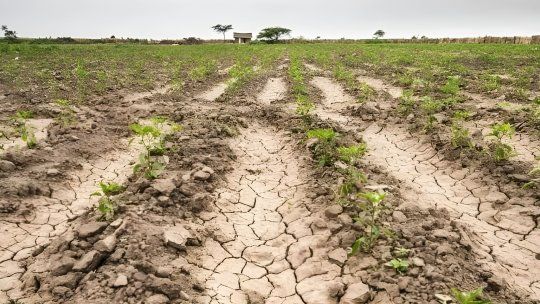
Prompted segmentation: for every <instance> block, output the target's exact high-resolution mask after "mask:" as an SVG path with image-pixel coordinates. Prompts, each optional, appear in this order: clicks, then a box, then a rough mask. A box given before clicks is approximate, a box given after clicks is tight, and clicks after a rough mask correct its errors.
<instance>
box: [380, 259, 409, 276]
mask: <svg viewBox="0 0 540 304" xmlns="http://www.w3.org/2000/svg"><path fill="white" fill-rule="evenodd" d="M386 265H387V266H390V267H392V268H394V270H395V271H397V272H398V273H400V274H403V273H405V272H407V270H408V269H409V261H407V260H403V259H400V258H397V259H392V260H390V262H388V263H386Z"/></svg>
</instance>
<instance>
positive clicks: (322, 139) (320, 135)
mask: <svg viewBox="0 0 540 304" xmlns="http://www.w3.org/2000/svg"><path fill="white" fill-rule="evenodd" d="M306 136H307V138H308V139H311V138H316V139H317V140H318V141H317V144H316V145H315V148H314V149H313V153H314V154H315V156H316V157H317V160H318V162H319V165H321V166H328V165H330V164H331V163H332V162H333V160H334V158H335V147H336V137H337V133H336V132H335V131H334V130H333V129H314V130H309V131H308V132H307V134H306Z"/></svg>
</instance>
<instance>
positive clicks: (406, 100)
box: [398, 90, 416, 115]
mask: <svg viewBox="0 0 540 304" xmlns="http://www.w3.org/2000/svg"><path fill="white" fill-rule="evenodd" d="M415 105H416V100H415V99H414V96H413V91H411V90H405V91H403V94H402V96H401V98H400V101H399V106H398V111H399V113H401V114H402V115H409V114H411V113H412V111H413V109H414V106H415Z"/></svg>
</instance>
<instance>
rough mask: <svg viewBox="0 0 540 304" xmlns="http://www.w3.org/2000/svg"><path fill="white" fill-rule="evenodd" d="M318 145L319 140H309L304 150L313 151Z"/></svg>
mask: <svg viewBox="0 0 540 304" xmlns="http://www.w3.org/2000/svg"><path fill="white" fill-rule="evenodd" d="M318 143H319V140H318V139H317V138H310V139H308V140H307V141H306V148H308V149H313V148H314V147H315V146H316V145H317V144H318Z"/></svg>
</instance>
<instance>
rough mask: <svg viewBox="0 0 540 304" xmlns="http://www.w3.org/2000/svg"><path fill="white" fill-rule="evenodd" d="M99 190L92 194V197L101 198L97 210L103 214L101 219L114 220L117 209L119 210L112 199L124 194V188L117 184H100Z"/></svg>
mask: <svg viewBox="0 0 540 304" xmlns="http://www.w3.org/2000/svg"><path fill="white" fill-rule="evenodd" d="M98 186H99V190H98V191H96V192H94V193H92V194H91V195H90V196H100V199H99V204H98V207H97V210H98V211H99V212H100V213H101V219H102V220H106V221H109V220H111V219H112V218H114V214H115V212H116V209H117V208H118V206H117V204H116V202H115V201H114V200H113V199H112V198H111V197H112V196H114V195H117V194H120V193H122V191H124V187H123V186H122V185H120V184H118V183H115V182H110V183H106V182H103V181H101V182H99V184H98Z"/></svg>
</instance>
